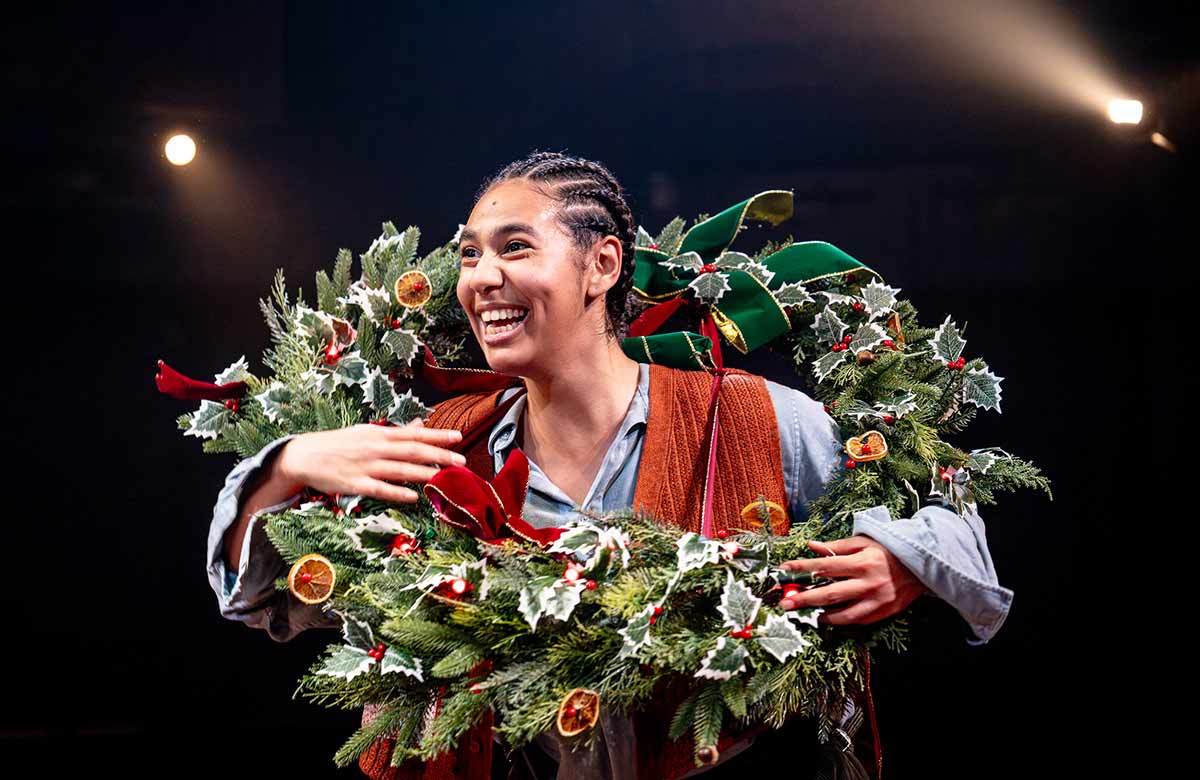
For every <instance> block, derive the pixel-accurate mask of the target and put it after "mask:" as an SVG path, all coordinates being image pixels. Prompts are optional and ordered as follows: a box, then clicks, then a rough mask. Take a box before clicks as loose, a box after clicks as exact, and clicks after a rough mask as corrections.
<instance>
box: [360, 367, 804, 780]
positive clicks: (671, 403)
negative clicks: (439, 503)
mask: <svg viewBox="0 0 1200 780" xmlns="http://www.w3.org/2000/svg"><path fill="white" fill-rule="evenodd" d="M711 382H712V377H711V375H710V374H708V373H707V372H705V371H685V370H681V369H676V368H669V367H667V366H661V365H651V366H650V399H649V400H650V409H649V413H648V414H647V418H646V433H645V438H644V440H643V444H642V456H641V463H640V466H639V468H638V481H637V487H636V488H635V491H634V498H633V506H634V507H635V508H638V509H641V510H644V511H647V512H649V513H651V514H652V515H653V516H654V517H657V518H660V519H662V520H665V521H668V522H672V523H674V524H676V525H678V526H680V528H681V530H688V531H694V532H697V533H699V531H700V515H701V510H702V507H703V501H704V476H705V468H706V466H707V462H706V458H705V454H706V453H705V451H704V450H705V445H706V444H707V438H708V436H707V434H708V431H707V430H706V423H707V420H706V419H705V413H706V411H707V408H708V398H709V393H710V387H711ZM503 392H504V391H502V390H496V391H487V392H480V393H470V394H467V395H462V396H458V397H455V398H451V399H448V400H446V401H443V402H442V403H440V404H437V405H436V406H435V407H434V410H433V412H432V414H430V415H429V418H428V426H429V427H431V428H454V429H457V430H461V431H464V434H465V432H467V431H470V430H471V429H472V428H476V430H478V428H477V426H479V425H480V423H482V422H484V421H485V420H486V419H487V418H488V416H489V415H491V414H492V412H493V411H494V410H495V408H496V406H497V404H498V402H499V399H500V396H501V394H502V393H503ZM717 413H718V420H719V423H720V433H719V435H718V437H717V452H716V458H717V469H716V480H715V486H714V490H713V528H714V530H721V529H724V528H733V527H738V526H741V527H744V525H745V524H744V523H743V522H742V521H741V520H740V516H741V510H742V509H743V508H744V507H745V506H746V505H748V504H750V503H752V502H756V501H757V499H758V497H759V496H760V495H761V496H763V497H765V498H766V499H767V500H768V501H773V502H775V503H776V504H778V505H779V506H780V507H783V508H784V512H785V514H787V515H788V518H787V519H785V520H784V521H783V522H781V523H779V524H777V525H776V526H775V531H776V532H777V533H786V532H787V526H788V524H789V523H790V510H789V509H788V501H787V491H786V488H785V486H784V480H783V458H782V452H781V449H780V443H779V428H778V422H777V418H776V416H775V410H774V406H773V404H772V402H771V397H770V395H769V393H768V391H767V387H766V383H765V381H764V380H763V378H762V377H760V376H756V375H753V374H749V373H747V372H745V371H740V370H737V369H730V370H729V372H728V373H727V374H726V376H725V377H724V379H723V380H722V387H721V391H720V394H719V396H718V412H717ZM464 454H465V455H466V457H467V467H468V468H470V469H471V470H472V471H474V472H475V473H477V474H479V475H480V476H482V477H484V478H485V479H491V478H493V477H494V476H495V470H494V464H493V460H492V457H491V455H490V454H489V453H488V449H487V431H483V432H482V435H480V436H479V437H478V439H477V440H476V441H475V442H474V443H473V444H471V445H470V446H468V447H467V448H466V449H465V451H464ZM681 700H682V696H681V695H680V689H675V690H663V691H661V695H660V696H658V697H657V698H656V703H655V705H653V706H651V707H649V708H647V709H645V710H643V711H640V712H637V713H635V715H634V719H635V720H634V722H635V730H636V734H637V741H638V745H637V760H638V778H639V780H672V779H673V778H677V777H681V776H682V775H684V774H686V773H687V772H689V771H691V770H692V769H693V768H694V764H693V763H692V755H693V745H692V738H691V736H690V735H685V736H684V737H683V738H681V739H680V740H678V741H676V742H671V741H669V740H667V737H666V724H667V723H669V722H670V719H671V717H672V716H673V715H674V712H675V707H676V706H677V705H678V703H679V702H680V701H681ZM765 728H766V727H765V726H760V727H756V728H754V729H752V730H750V731H744V732H732V731H730V732H728V733H723V734H722V736H721V740H720V741H719V742H718V744H717V747H718V749H719V750H724V749H725V748H727V747H729V746H730V745H733V744H736V743H737V742H740V741H741V740H743V739H745V738H747V737H749V736H752V735H753V734H756V733H758V732H760V731H762V730H764V729H765ZM474 737H475V735H474V734H473V733H472V734H468V735H467V737H466V738H465V739H464V742H466V741H468V740H469V739H472V738H474ZM391 748H392V741H391V740H388V739H383V740H380V741H378V742H376V743H375V744H374V745H372V747H371V748H370V749H369V750H368V751H367V752H366V753H364V754H363V756H362V758H360V759H359V767H360V768H361V769H362V770H363V771H364V772H365V773H366V774H367V775H368V776H369V777H371V778H374V779H375V780H409V779H410V778H412V779H413V780H415V779H416V778H426V780H431V779H432V778H433V777H437V776H440V775H441V771H437V770H436V769H435V768H434V767H432V766H429V767H422V766H421V765H420V764H417V763H415V762H406V764H405V765H404V766H402V767H398V768H393V767H390V766H389V765H388V756H389V755H390V754H391ZM489 748H490V746H483V745H478V746H476V745H474V744H472V745H471V750H470V751H469V752H468V750H467V748H466V747H460V751H459V752H460V754H462V755H461V758H460V759H459V761H460V767H459V769H460V771H459V772H456V773H455V775H454V776H455V777H458V776H459V775H460V774H462V772H461V769H462V766H461V764H464V763H470V762H471V759H472V758H474V756H473V755H471V754H472V753H477V752H480V751H481V750H488V749H489ZM439 769H440V768H439ZM431 770H433V771H431ZM442 771H444V770H442Z"/></svg>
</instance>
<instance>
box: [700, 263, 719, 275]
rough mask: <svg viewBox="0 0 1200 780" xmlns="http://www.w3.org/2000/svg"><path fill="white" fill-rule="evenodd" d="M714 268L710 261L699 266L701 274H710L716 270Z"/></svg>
mask: <svg viewBox="0 0 1200 780" xmlns="http://www.w3.org/2000/svg"><path fill="white" fill-rule="evenodd" d="M716 270H717V267H716V266H715V265H713V264H712V263H705V264H704V265H702V266H700V273H702V274H711V273H712V272H713V271H716Z"/></svg>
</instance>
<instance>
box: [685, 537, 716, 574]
mask: <svg viewBox="0 0 1200 780" xmlns="http://www.w3.org/2000/svg"><path fill="white" fill-rule="evenodd" d="M675 549H676V556H675V560H676V565H677V567H678V569H679V572H680V573H681V574H682V573H683V572H687V571H691V570H692V569H701V568H703V567H705V566H707V565H709V564H710V563H716V562H717V561H719V560H720V559H721V545H720V544H719V543H718V542H714V541H711V540H709V539H705V538H704V537H703V536H700V535H699V534H696V533H692V532H691V531H688V532H687V533H686V534H684V535H683V536H681V537H679V539H678V540H677V541H676V542H675Z"/></svg>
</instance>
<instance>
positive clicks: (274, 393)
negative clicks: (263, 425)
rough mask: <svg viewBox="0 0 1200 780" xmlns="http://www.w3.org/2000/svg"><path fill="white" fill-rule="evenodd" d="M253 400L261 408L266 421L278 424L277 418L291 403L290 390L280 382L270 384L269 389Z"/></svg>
mask: <svg viewBox="0 0 1200 780" xmlns="http://www.w3.org/2000/svg"><path fill="white" fill-rule="evenodd" d="M254 400H255V401H258V405H259V406H261V407H262V408H263V414H265V415H266V416H267V419H268V420H270V421H271V422H279V416H280V415H281V414H282V413H283V411H284V409H285V408H286V406H287V405H288V404H289V403H291V401H292V388H290V387H288V386H287V385H285V384H283V383H282V382H272V383H271V386H270V387H268V388H267V389H266V390H263V391H262V392H261V393H259V394H258V395H256V396H254Z"/></svg>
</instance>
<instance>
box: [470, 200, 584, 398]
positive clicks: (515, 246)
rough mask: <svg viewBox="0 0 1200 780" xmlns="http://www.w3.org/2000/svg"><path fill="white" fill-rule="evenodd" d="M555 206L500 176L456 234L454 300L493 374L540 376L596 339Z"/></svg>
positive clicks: (575, 254) (581, 278) (581, 282)
mask: <svg viewBox="0 0 1200 780" xmlns="http://www.w3.org/2000/svg"><path fill="white" fill-rule="evenodd" d="M555 205H556V204H555V203H554V201H552V200H551V199H550V198H547V197H546V196H544V195H542V194H541V193H539V192H537V191H536V190H535V189H534V188H533V187H532V186H531V184H530V183H529V181H527V180H524V179H510V180H507V181H503V182H501V183H499V184H497V185H496V186H495V187H493V188H492V189H490V190H488V191H487V192H486V193H484V195H483V197H481V198H480V199H479V202H478V203H477V204H476V205H475V208H474V209H472V211H471V215H470V216H469V217H468V218H467V223H466V225H465V226H464V228H463V231H462V234H461V236H460V238H459V254H460V256H461V263H462V266H461V270H460V273H459V277H458V289H457V293H458V300H459V302H460V303H461V304H462V307H463V310H464V311H465V312H466V314H467V319H468V320H469V321H470V323H471V329H472V330H473V331H474V332H475V338H476V339H478V340H479V344H480V346H481V347H482V348H483V353H484V356H485V357H486V358H487V362H488V365H489V366H491V367H492V369H493V370H495V371H500V372H502V373H505V374H513V375H516V376H531V375H539V374H542V373H543V370H542V369H543V368H544V367H546V366H551V365H554V364H555V363H557V362H561V361H562V359H563V358H564V356H565V355H567V354H571V353H572V352H573V351H575V350H576V349H577V347H578V344H579V343H580V342H579V339H581V338H590V339H594V338H595V332H596V327H597V326H596V324H595V323H593V322H592V320H593V319H595V316H594V315H595V311H594V310H592V311H589V310H588V309H589V308H591V309H594V308H595V307H594V306H591V307H589V306H588V301H587V298H588V286H589V279H588V277H587V275H586V274H585V273H584V272H582V271H581V270H580V268H579V266H578V265H577V257H578V251H577V250H576V249H575V246H574V244H573V243H572V241H571V238H570V236H569V235H568V234H567V233H566V232H565V231H564V230H563V228H562V227H561V226H560V225H559V223H558V218H557V217H556V216H555ZM603 307H604V302H603V296H601V297H600V299H599V309H600V311H601V313H602V312H603Z"/></svg>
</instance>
